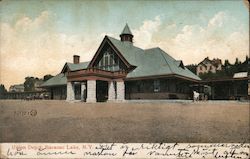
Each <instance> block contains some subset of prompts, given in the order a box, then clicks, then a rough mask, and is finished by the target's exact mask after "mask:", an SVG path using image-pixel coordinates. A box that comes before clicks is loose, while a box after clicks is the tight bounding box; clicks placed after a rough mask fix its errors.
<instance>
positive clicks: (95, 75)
mask: <svg viewBox="0 0 250 159" xmlns="http://www.w3.org/2000/svg"><path fill="white" fill-rule="evenodd" d="M127 74H128V73H127V72H126V71H115V72H112V71H105V70H101V69H97V68H87V69H83V70H79V71H74V72H67V74H66V76H67V80H68V81H84V80H93V79H94V80H104V81H111V80H116V79H117V80H119V79H124V78H126V76H127Z"/></svg>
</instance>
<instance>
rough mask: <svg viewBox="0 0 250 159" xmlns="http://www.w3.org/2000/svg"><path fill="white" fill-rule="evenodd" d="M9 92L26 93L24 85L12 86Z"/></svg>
mask: <svg viewBox="0 0 250 159" xmlns="http://www.w3.org/2000/svg"><path fill="white" fill-rule="evenodd" d="M9 92H24V84H15V85H11V86H10V88H9Z"/></svg>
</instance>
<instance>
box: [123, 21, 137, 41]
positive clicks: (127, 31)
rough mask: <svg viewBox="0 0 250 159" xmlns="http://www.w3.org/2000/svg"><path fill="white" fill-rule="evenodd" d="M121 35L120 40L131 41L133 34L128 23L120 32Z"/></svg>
mask: <svg viewBox="0 0 250 159" xmlns="http://www.w3.org/2000/svg"><path fill="white" fill-rule="evenodd" d="M120 37H121V41H129V42H131V43H132V42H133V37H134V36H133V34H132V33H131V31H130V29H129V26H128V24H126V25H125V27H124V29H123V31H122V33H121V34H120Z"/></svg>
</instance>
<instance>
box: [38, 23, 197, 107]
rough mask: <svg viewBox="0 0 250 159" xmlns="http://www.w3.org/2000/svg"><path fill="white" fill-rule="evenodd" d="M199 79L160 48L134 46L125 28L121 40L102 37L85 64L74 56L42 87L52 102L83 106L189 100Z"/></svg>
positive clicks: (127, 29)
mask: <svg viewBox="0 0 250 159" xmlns="http://www.w3.org/2000/svg"><path fill="white" fill-rule="evenodd" d="M199 81H200V78H199V77H198V76H197V75H195V74H194V73H192V72H191V71H190V70H188V69H187V68H186V67H185V66H184V64H183V62H182V61H181V60H175V59H174V58H173V57H171V56H170V55H169V54H167V53H166V52H165V51H163V50H162V49H160V48H159V47H156V48H151V49H141V48H138V47H136V46H134V45H133V34H132V33H131V31H130V29H129V27H128V25H126V26H125V28H124V29H123V31H122V33H121V34H120V40H118V39H115V38H112V37H109V36H105V37H104V39H103V40H102V42H101V44H100V46H99V48H98V49H97V51H96V53H95V55H94V56H93V58H92V59H91V61H88V62H80V56H78V55H74V56H73V63H70V62H67V63H65V65H64V66H63V68H62V70H61V72H60V73H59V74H58V75H56V76H55V77H53V78H51V79H49V80H48V81H46V82H45V83H44V84H43V85H42V87H43V88H46V89H47V90H48V91H49V92H50V96H51V99H64V100H67V101H74V100H82V101H85V102H90V103H91V102H103V101H108V102H109V101H111V102H112V101H124V100H129V99H189V98H190V96H191V97H192V93H191V90H190V87H189V86H190V85H191V84H194V83H197V82H199Z"/></svg>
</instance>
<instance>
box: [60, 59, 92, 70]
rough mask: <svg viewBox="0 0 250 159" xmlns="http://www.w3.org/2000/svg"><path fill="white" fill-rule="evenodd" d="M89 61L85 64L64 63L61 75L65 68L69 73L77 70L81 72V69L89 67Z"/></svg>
mask: <svg viewBox="0 0 250 159" xmlns="http://www.w3.org/2000/svg"><path fill="white" fill-rule="evenodd" d="M89 62H90V61H87V62H80V63H79V64H74V63H70V62H66V63H65V65H64V67H63V69H62V71H61V73H63V72H64V70H65V69H66V68H69V69H70V71H77V70H82V69H86V68H87V67H88V65H89Z"/></svg>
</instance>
